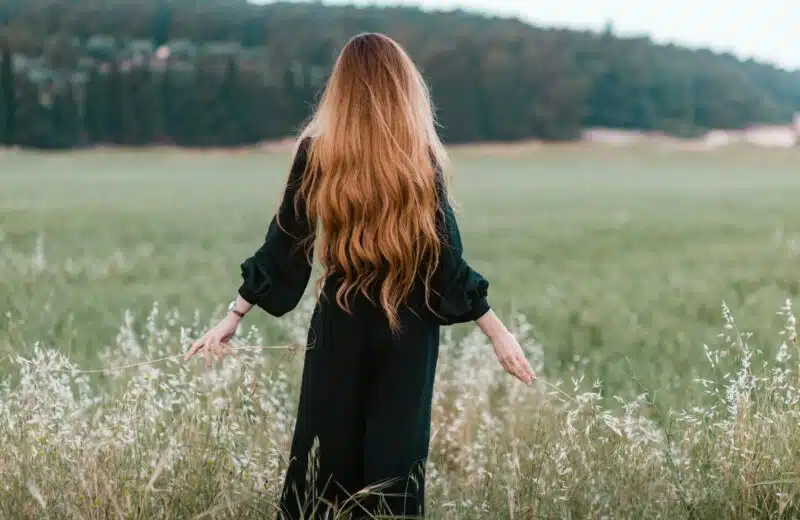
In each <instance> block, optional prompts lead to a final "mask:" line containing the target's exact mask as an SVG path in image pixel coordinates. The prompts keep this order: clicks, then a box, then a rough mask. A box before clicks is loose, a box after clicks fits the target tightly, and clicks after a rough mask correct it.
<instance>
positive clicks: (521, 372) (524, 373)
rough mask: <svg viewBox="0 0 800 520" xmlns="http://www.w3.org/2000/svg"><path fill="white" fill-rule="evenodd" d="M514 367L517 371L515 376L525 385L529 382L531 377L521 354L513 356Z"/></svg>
mask: <svg viewBox="0 0 800 520" xmlns="http://www.w3.org/2000/svg"><path fill="white" fill-rule="evenodd" d="M514 367H515V369H516V372H517V377H518V378H519V380H520V381H522V382H523V383H525V384H526V385H529V384H531V377H530V372H529V367H528V362H527V361H526V360H525V358H523V357H522V356H515V357H514Z"/></svg>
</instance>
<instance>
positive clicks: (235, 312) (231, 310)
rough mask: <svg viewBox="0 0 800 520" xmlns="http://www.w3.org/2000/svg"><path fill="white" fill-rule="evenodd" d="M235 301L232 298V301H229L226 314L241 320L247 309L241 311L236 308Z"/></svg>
mask: <svg viewBox="0 0 800 520" xmlns="http://www.w3.org/2000/svg"><path fill="white" fill-rule="evenodd" d="M236 303H237V302H236V300H233V301H232V302H231V303H230V304H229V305H228V316H230V317H232V318H233V319H235V320H236V321H241V320H242V318H244V317H245V315H246V314H247V311H241V310H240V309H239V308H238V306H237V305H236Z"/></svg>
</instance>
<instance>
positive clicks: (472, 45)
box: [0, 0, 800, 148]
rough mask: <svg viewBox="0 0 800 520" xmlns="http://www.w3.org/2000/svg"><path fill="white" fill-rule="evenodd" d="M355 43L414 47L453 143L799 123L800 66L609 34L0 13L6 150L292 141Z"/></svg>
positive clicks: (201, 9) (411, 16) (263, 10)
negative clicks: (378, 35)
mask: <svg viewBox="0 0 800 520" xmlns="http://www.w3.org/2000/svg"><path fill="white" fill-rule="evenodd" d="M362 31H379V32H383V33H386V34H388V35H390V36H392V37H393V38H395V39H397V40H398V41H399V42H400V43H402V44H403V45H404V46H405V47H406V48H407V49H408V50H409V52H410V54H411V55H412V57H413V58H414V59H415V60H416V62H417V63H418V65H419V66H420V68H421V69H422V70H423V73H424V75H425V77H426V79H427V80H428V82H429V84H430V86H431V89H432V93H433V97H434V101H435V103H436V105H437V112H438V117H439V120H440V123H441V126H442V130H441V131H442V135H443V137H444V138H445V140H446V141H447V142H450V143H456V142H473V141H498V140H517V139H525V138H538V139H544V140H569V139H574V138H577V137H578V136H579V135H580V132H581V129H582V128H585V127H593V126H602V127H614V128H623V129H641V130H647V131H661V132H665V133H668V134H671V135H678V136H693V135H699V134H700V133H702V132H704V131H705V130H707V129H709V128H741V127H744V126H747V125H750V124H756V123H788V122H789V121H790V120H791V117H792V115H793V113H795V112H797V111H800V71H794V72H790V71H785V70H782V69H778V68H775V67H773V66H770V65H766V64H762V63H757V62H754V61H741V60H738V59H736V58H735V57H733V56H731V55H725V54H715V53H712V52H710V51H706V50H690V49H684V48H681V47H677V46H666V45H657V44H655V43H653V42H652V41H651V40H650V39H648V38H645V37H640V38H619V37H617V36H615V34H614V31H613V28H612V27H608V28H607V29H606V31H605V32H602V33H593V32H577V31H571V30H555V29H542V28H537V27H534V26H531V25H529V24H526V23H523V22H521V21H519V20H515V19H508V18H497V17H494V18H490V17H486V16H479V15H476V14H471V13H467V12H463V11H454V12H449V13H426V12H423V11H420V10H417V9H413V8H376V7H370V8H356V7H332V6H325V5H322V4H321V3H311V4H309V3H278V4H268V5H254V4H249V3H247V2H245V1H244V0H80V1H78V0H0V54H1V55H2V64H1V65H0V142H3V143H5V144H7V145H13V146H24V147H36V148H71V147H79V146H90V145H94V144H120V145H136V146H138V145H148V144H155V143H162V144H174V145H180V146H236V145H245V144H251V143H256V142H259V141H263V140H267V139H275V138H281V137H285V136H288V135H292V134H293V133H294V132H296V130H297V129H298V127H299V125H300V124H301V123H302V122H303V121H304V120H305V119H306V118H307V117H308V116H309V114H310V111H311V108H312V106H313V103H314V101H315V98H316V96H317V94H318V93H319V90H320V88H321V87H322V85H323V84H324V81H325V79H326V75H327V74H328V72H329V70H330V67H331V65H332V64H333V60H334V59H335V56H336V54H337V53H338V51H339V49H340V48H341V46H342V45H343V44H344V43H345V42H346V41H347V40H348V39H349V38H350V37H351V36H353V35H354V34H357V33H359V32H362ZM167 50H168V52H167Z"/></svg>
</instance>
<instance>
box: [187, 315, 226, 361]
mask: <svg viewBox="0 0 800 520" xmlns="http://www.w3.org/2000/svg"><path fill="white" fill-rule="evenodd" d="M238 326H239V318H238V317H236V315H235V314H231V313H229V314H228V315H227V316H225V317H224V318H223V319H222V321H220V322H219V323H217V324H216V325H215V326H214V327H212V328H211V329H209V330H208V331H206V333H205V334H203V336H202V337H201V338H200V339H198V340H197V341H195V342H194V344H193V345H192V348H191V349H189V352H187V353H186V355H185V356H183V360H184V361H188V360H190V359H191V358H192V357H193V356H194V355H195V354H197V353H198V352H200V351H202V353H203V357H204V358H205V360H206V368H208V367H210V366H211V356H212V355H213V356H214V357H216V358H217V359H218V360H222V359H223V358H224V357H225V356H226V355H230V356H233V357H238V356H236V353H235V352H233V350H231V348H230V347H229V346H228V344H227V343H228V341H230V339H231V338H232V337H233V335H234V334H236V328H237V327H238Z"/></svg>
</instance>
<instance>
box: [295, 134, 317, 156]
mask: <svg viewBox="0 0 800 520" xmlns="http://www.w3.org/2000/svg"><path fill="white" fill-rule="evenodd" d="M313 141H314V138H313V137H304V138H303V139H301V140H300V142H299V143H297V147H296V148H295V152H294V156H295V158H298V159H305V158H306V157H308V152H309V151H310V150H311V144H312V142H313Z"/></svg>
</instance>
